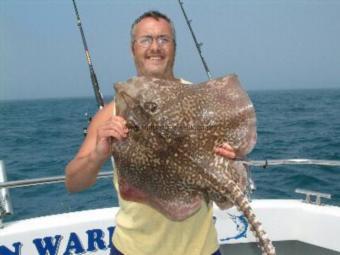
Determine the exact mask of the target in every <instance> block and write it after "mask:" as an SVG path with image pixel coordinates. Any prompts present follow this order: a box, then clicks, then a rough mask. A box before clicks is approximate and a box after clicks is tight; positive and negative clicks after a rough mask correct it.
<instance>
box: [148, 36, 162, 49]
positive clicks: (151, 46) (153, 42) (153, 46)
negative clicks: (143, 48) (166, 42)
mask: <svg viewBox="0 0 340 255" xmlns="http://www.w3.org/2000/svg"><path fill="white" fill-rule="evenodd" d="M159 48H160V45H159V43H158V42H157V39H156V38H153V40H152V42H151V45H150V49H152V50H158V49H159Z"/></svg>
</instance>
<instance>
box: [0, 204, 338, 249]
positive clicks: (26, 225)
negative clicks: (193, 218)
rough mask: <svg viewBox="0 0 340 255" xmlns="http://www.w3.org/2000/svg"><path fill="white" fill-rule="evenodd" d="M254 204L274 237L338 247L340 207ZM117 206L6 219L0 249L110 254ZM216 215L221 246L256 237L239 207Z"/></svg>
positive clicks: (1, 232)
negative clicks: (15, 219)
mask: <svg viewBox="0 0 340 255" xmlns="http://www.w3.org/2000/svg"><path fill="white" fill-rule="evenodd" d="M251 204H252V207H253V209H254V211H255V213H256V215H257V216H258V218H259V220H260V221H261V222H262V223H263V227H264V229H265V231H266V232H267V233H268V236H269V237H270V238H271V240H272V241H286V240H296V241H301V242H304V243H308V244H312V245H316V246H319V247H322V248H326V249H330V250H333V251H337V252H340V242H339V237H338V235H339V233H340V207H337V206H330V205H315V204H307V203H305V202H303V201H300V200H292V199H255V200H253V201H252V203H251ZM118 209H119V208H118V207H112V208H103V209H95V210H85V211H77V212H71V213H63V214H57V215H51V216H44V217H37V218H31V219H27V220H20V221H14V222H9V223H5V224H4V226H3V228H2V229H0V253H1V251H2V253H4V254H3V255H7V254H9V255H19V254H30V255H35V254H45V253H46V251H48V252H49V254H55V255H57V254H69V253H68V252H70V253H72V252H73V254H81V253H84V252H86V254H108V249H109V246H110V240H111V237H112V233H113V230H114V227H115V214H116V213H117V211H118ZM214 217H215V220H216V221H215V225H216V228H217V231H218V238H219V241H220V244H221V245H222V244H228V243H230V244H233V243H248V242H255V241H256V239H255V237H254V236H253V234H252V232H251V231H250V229H249V227H248V223H247V221H245V220H244V218H243V215H242V214H241V213H240V212H238V211H237V210H236V208H234V207H233V208H230V209H228V210H225V211H221V210H220V209H218V208H217V207H216V206H215V207H214ZM1 249H2V250H1ZM6 252H8V253H6ZM44 252H45V253H44Z"/></svg>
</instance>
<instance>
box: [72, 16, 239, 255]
mask: <svg viewBox="0 0 340 255" xmlns="http://www.w3.org/2000/svg"><path fill="white" fill-rule="evenodd" d="M131 50H132V54H133V57H134V62H135V66H136V70H137V75H138V76H149V77H158V78H162V79H169V80H177V79H176V78H175V76H174V74H173V66H174V61H175V51H176V38H175V29H174V26H173V24H172V22H171V20H170V19H169V18H168V17H166V16H165V15H163V14H161V13H159V12H156V11H150V12H146V13H144V14H143V15H142V16H140V17H139V18H138V19H136V21H135V22H134V23H133V25H132V28H131ZM113 109H114V102H111V103H109V104H108V105H106V106H105V107H104V108H103V109H101V110H100V111H99V112H98V113H97V114H96V115H95V116H94V118H93V119H92V121H91V123H90V126H89V128H88V134H87V136H86V138H85V140H84V142H83V144H82V145H81V147H80V149H79V152H78V153H77V155H76V156H75V158H74V159H73V160H72V161H70V162H69V164H68V165H67V167H66V187H67V189H68V190H69V191H71V192H76V191H81V190H83V189H85V188H87V187H89V186H91V185H93V184H94V183H95V181H96V176H97V174H98V172H99V170H100V168H101V166H102V165H103V164H104V162H105V161H106V160H107V159H108V158H109V157H110V155H111V151H110V143H111V140H112V138H113V139H117V140H121V139H125V138H126V137H127V135H128V132H129V131H128V129H127V128H126V126H125V123H126V122H125V120H124V119H123V118H122V117H120V116H113ZM215 152H216V153H218V154H219V155H221V156H225V157H227V158H234V157H235V153H234V151H233V150H232V148H230V146H228V145H223V146H222V147H220V148H216V149H215ZM115 186H116V188H117V178H115ZM118 194H119V191H118ZM119 203H120V210H119V212H118V214H117V217H116V229H115V233H114V236H113V246H114V247H113V248H112V250H111V254H126V255H138V254H142V255H145V254H149V255H167V254H169V255H170V254H176V255H184V254H185V255H189V254H193V255H198V254H202V255H210V254H220V253H219V252H218V242H217V235H216V230H215V228H214V225H213V222H212V208H211V206H210V205H206V203H202V207H201V209H200V210H199V211H198V212H197V213H196V214H194V215H193V216H191V217H189V218H188V219H186V220H184V221H181V222H174V221H170V220H168V219H167V218H165V217H164V216H163V215H162V214H160V213H159V212H157V211H156V210H154V209H153V208H151V207H148V206H146V205H143V204H139V203H133V202H128V201H124V200H123V199H122V198H120V197H119Z"/></svg>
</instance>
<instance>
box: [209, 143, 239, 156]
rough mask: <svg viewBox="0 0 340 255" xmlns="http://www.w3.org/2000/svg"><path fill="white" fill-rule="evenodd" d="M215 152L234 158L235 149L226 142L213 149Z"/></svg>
mask: <svg viewBox="0 0 340 255" xmlns="http://www.w3.org/2000/svg"><path fill="white" fill-rule="evenodd" d="M214 151H215V153H216V154H218V155H220V156H222V157H225V158H227V159H230V160H232V159H235V158H236V152H235V150H234V149H233V148H232V147H231V146H230V145H229V144H227V143H223V144H222V145H221V146H219V147H216V148H215V149H214Z"/></svg>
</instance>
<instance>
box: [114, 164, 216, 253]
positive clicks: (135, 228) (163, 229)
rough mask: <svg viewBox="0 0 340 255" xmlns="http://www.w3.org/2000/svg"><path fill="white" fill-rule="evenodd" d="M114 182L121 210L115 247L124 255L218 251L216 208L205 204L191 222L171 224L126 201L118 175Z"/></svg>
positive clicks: (148, 209) (171, 222) (157, 215)
mask: <svg viewBox="0 0 340 255" xmlns="http://www.w3.org/2000/svg"><path fill="white" fill-rule="evenodd" d="M115 172H116V171H115ZM114 180H115V181H114V184H115V187H116V190H117V193H118V200H119V205H120V210H119V211H118V213H117V215H116V229H115V232H114V235H113V244H114V245H115V246H116V247H117V249H118V250H119V251H121V252H122V253H123V254H125V255H174V254H176V255H210V254H212V253H214V252H215V251H216V250H217V249H218V242H217V233H216V229H215V227H214V224H213V220H212V206H207V205H206V203H205V202H203V203H202V207H201V209H200V210H199V211H198V212H197V213H195V214H194V215H192V216H191V217H189V218H188V219H186V220H184V221H179V222H177V221H171V220H169V219H167V218H166V217H165V216H163V215H162V214H160V213H159V212H158V211H156V210H155V209H153V208H151V207H149V206H147V205H144V204H141V203H135V202H130V201H126V200H124V199H122V198H121V197H120V195H119V191H118V182H117V175H116V174H115V176H114Z"/></svg>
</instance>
